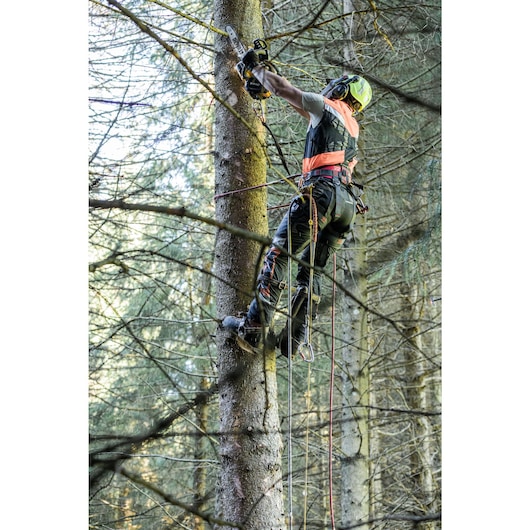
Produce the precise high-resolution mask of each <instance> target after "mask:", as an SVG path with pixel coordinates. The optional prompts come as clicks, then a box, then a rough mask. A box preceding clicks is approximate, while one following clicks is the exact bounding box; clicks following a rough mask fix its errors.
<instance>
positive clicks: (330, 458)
mask: <svg viewBox="0 0 530 530" xmlns="http://www.w3.org/2000/svg"><path fill="white" fill-rule="evenodd" d="M336 273H337V255H336V254H333V291H332V299H331V375H330V382H329V461H328V465H329V513H330V518H331V528H332V530H335V515H334V511H333V386H334V384H335V293H336V287H335V283H336V282H335V280H336Z"/></svg>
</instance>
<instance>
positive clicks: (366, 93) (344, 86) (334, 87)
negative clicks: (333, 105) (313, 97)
mask: <svg viewBox="0 0 530 530" xmlns="http://www.w3.org/2000/svg"><path fill="white" fill-rule="evenodd" d="M321 94H322V95H323V96H324V97H327V98H329V99H340V100H342V99H346V98H347V97H348V96H351V97H352V98H353V99H355V101H358V102H359V104H360V105H361V106H360V107H359V108H358V109H357V110H358V111H361V110H363V109H364V108H365V107H366V106H367V105H368V103H370V101H371V99H372V87H371V86H370V84H369V83H368V81H366V79H364V78H363V77H361V76H360V75H343V76H342V77H339V78H338V79H332V80H330V81H329V82H328V85H327V86H326V88H324V90H323V91H322V92H321Z"/></svg>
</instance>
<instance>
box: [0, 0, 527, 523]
mask: <svg viewBox="0 0 530 530" xmlns="http://www.w3.org/2000/svg"><path fill="white" fill-rule="evenodd" d="M467 10H468V12H464V13H463V12H462V7H461V6H458V8H457V9H455V6H450V5H444V17H445V19H444V41H445V42H444V105H445V97H446V96H447V101H448V103H449V104H448V105H447V106H444V140H443V145H444V159H443V162H444V178H445V180H444V211H445V213H444V216H446V218H444V229H443V233H444V266H443V268H444V278H445V277H447V279H448V282H447V283H446V284H445V285H444V297H445V298H444V327H448V328H449V331H448V333H447V334H444V385H446V384H447V385H450V386H448V390H447V391H445V394H444V431H448V433H447V438H446V440H447V441H446V442H445V441H444V460H445V459H446V458H447V459H449V460H450V462H449V463H448V464H447V468H446V469H444V504H449V508H448V512H447V515H446V514H445V513H444V518H446V524H448V525H450V526H451V527H455V526H454V525H453V524H451V523H450V522H447V520H448V519H449V517H450V519H449V521H450V520H451V519H454V520H455V521H458V522H457V523H455V524H456V525H457V526H460V527H465V526H467V527H472V526H474V525H480V527H482V528H489V527H492V525H493V524H495V516H497V521H502V522H503V523H504V524H507V523H509V522H510V518H515V517H517V514H518V507H519V506H523V505H524V503H523V499H522V498H521V496H522V493H523V490H522V489H518V488H517V487H515V488H513V489H510V488H503V487H502V485H503V484H514V481H513V480H512V478H511V472H512V471H513V469H514V467H515V461H516V460H517V457H518V454H520V453H522V452H523V449H524V447H523V445H522V444H523V443H524V439H523V437H520V436H519V437H517V436H516V437H513V436H512V437H511V443H510V447H509V449H507V451H506V455H505V457H504V458H503V461H502V464H501V463H500V462H498V460H497V458H496V457H495V458H494V459H493V462H492V461H491V460H488V464H487V469H485V461H486V460H487V459H488V455H489V453H490V452H493V449H494V448H497V447H502V446H503V445H504V438H505V436H506V432H513V430H514V429H516V428H517V426H518V425H519V424H520V417H523V416H522V415H520V412H519V410H518V405H519V404H521V403H523V404H524V403H525V402H527V400H526V399H525V396H524V393H522V392H521V391H523V390H524V389H525V380H526V372H525V371H524V370H519V369H518V368H517V365H516V362H515V361H516V359H514V358H513V356H511V354H519V355H523V353H522V350H524V347H523V346H522V344H523V342H522V341H521V340H520V339H519V338H518V335H517V331H518V330H520V329H524V324H525V319H524V317H525V311H524V307H523V308H521V300H525V299H526V297H527V294H528V293H527V286H526V284H525V283H524V282H523V283H522V284H521V282H520V281H519V279H520V278H524V277H525V276H526V274H525V270H524V265H525V260H524V256H523V254H522V253H521V250H522V249H521V247H522V246H524V245H521V244H520V243H521V241H524V238H522V237H519V234H518V232H517V231H516V230H515V229H514V226H517V225H522V226H524V219H523V220H522V221H521V222H520V223H519V222H518V218H517V216H518V215H521V213H524V212H525V202H524V199H525V194H524V193H520V194H519V193H517V192H515V191H513V190H514V188H509V187H508V186H504V185H503V184H504V183H503V182H501V183H499V180H498V179H499V171H498V170H495V171H493V168H492V165H491V163H490V160H491V154H492V150H490V149H489V147H490V146H491V145H492V144H494V145H495V146H496V148H495V149H494V151H495V153H500V154H499V159H501V160H502V174H503V175H504V176H508V178H509V179H510V180H509V183H510V184H513V185H514V186H517V187H516V189H517V190H519V189H522V190H523V191H524V190H525V185H524V184H522V183H521V182H520V181H519V180H518V179H520V176H521V171H522V168H524V167H525V166H524V165H523V164H522V163H521V161H520V154H521V153H525V145H524V143H523V136H519V135H515V137H514V135H513V134H508V131H513V130H518V127H517V124H518V123H519V121H524V118H525V117H526V116H527V115H526V114H525V113H527V112H528V111H527V109H526V107H525V106H524V105H523V106H522V108H520V107H517V108H514V107H513V101H506V102H505V105H504V106H503V110H504V114H503V115H501V116H499V115H498V114H497V115H495V121H496V123H497V124H498V125H497V127H496V131H502V134H497V136H496V135H495V134H493V135H492V136H493V138H494V139H492V140H491V144H490V143H487V147H488V149H486V150H484V142H483V141H480V140H474V139H473V138H481V137H482V132H483V131H486V130H489V128H490V127H491V119H492V116H491V114H490V113H489V112H488V113H486V112H484V109H486V108H489V105H490V101H491V100H490V96H489V95H487V96H482V97H481V93H480V91H479V89H478V87H479V86H480V81H481V80H482V78H483V75H484V72H490V71H491V69H492V64H494V65H502V67H499V66H496V67H495V70H497V71H499V70H502V74H504V75H505V76H506V77H503V79H506V78H507V77H508V73H509V72H514V71H516V70H517V68H516V65H517V62H516V60H517V59H518V57H517V55H516V54H515V53H514V54H509V55H508V56H506V55H504V54H503V56H502V61H501V60H500V58H499V53H498V47H497V46H498V43H499V42H500V41H502V42H504V43H506V42H509V43H510V44H511V46H512V48H514V49H517V48H522V49H524V46H523V44H524V43H523V42H520V40H518V39H522V38H523V33H522V31H521V28H520V26H519V24H520V23H521V22H522V21H524V19H525V17H524V16H522V17H520V20H517V17H516V19H515V20H514V18H512V14H510V16H509V17H508V16H507V15H508V14H507V13H505V12H503V11H500V12H497V13H495V16H494V17H491V18H494V19H495V20H491V19H490V22H492V24H490V25H484V23H483V22H481V23H480V24H471V23H470V20H472V19H473V18H474V16H473V15H474V14H475V13H476V12H478V11H479V8H478V7H477V10H476V11H473V10H472V9H470V8H469V7H468V8H467ZM80 11H81V13H79V14H76V17H74V18H77V19H78V20H79V23H77V24H76V23H73V24H71V25H70V24H68V25H62V24H59V25H58V27H57V28H56V29H57V30H56V31H55V32H54V34H55V35H56V37H55V38H51V39H50V35H49V32H48V31H47V32H46V38H44V36H43V35H42V33H41V31H42V24H41V23H39V24H38V25H37V26H36V27H31V35H34V36H35V37H36V38H34V39H32V42H33V43H35V42H38V41H39V42H45V43H46V47H45V53H46V60H45V61H42V62H41V61H34V62H33V63H32V66H31V72H29V71H28V70H27V69H25V68H22V69H21V68H20V65H19V61H20V57H21V56H24V55H26V56H34V55H35V44H32V45H31V46H30V47H29V49H28V48H25V47H19V48H18V51H19V53H18V54H12V55H10V56H9V58H8V60H7V64H6V71H10V72H14V73H15V72H16V74H17V75H16V76H14V77H13V78H12V79H15V80H16V82H15V83H11V84H10V85H9V86H7V87H6V92H5V94H6V101H9V102H10V103H14V102H16V103H17V104H16V105H13V104H10V105H8V106H7V108H6V112H5V121H4V123H5V128H6V130H9V131H11V134H10V135H9V138H8V139H7V140H6V149H5V152H6V154H7V155H8V156H7V164H6V174H8V175H10V177H11V178H9V179H6V182H5V185H6V186H7V190H6V192H5V197H21V196H22V197H23V202H22V211H23V212H24V214H25V215H24V216H23V217H27V219H26V218H25V219H21V218H20V217H22V216H20V215H18V216H17V217H18V218H17V221H16V225H17V227H18V230H5V234H6V236H5V240H6V248H7V249H10V252H9V256H10V258H12V259H9V260H4V262H3V264H2V272H3V273H4V278H8V277H9V278H10V280H9V282H6V286H5V290H6V300H9V312H8V313H9V314H8V315H7V318H6V320H5V322H6V325H5V329H6V330H9V333H8V335H9V336H8V337H7V340H6V343H5V344H6V350H5V351H6V352H10V354H9V355H6V370H5V373H6V374H7V373H9V374H10V375H11V374H12V375H16V377H13V378H11V377H10V379H13V383H10V384H6V385H4V388H3V392H4V396H3V397H4V403H7V397H8V396H11V397H12V393H13V391H16V392H17V395H18V396H19V397H18V404H19V405H18V406H16V407H15V406H12V405H11V406H8V407H6V408H5V410H6V417H5V423H6V425H13V426H14V428H13V430H12V431H9V432H13V433H14V435H13V436H4V438H3V441H2V448H3V449H4V454H6V455H9V454H13V455H20V458H17V459H13V461H14V463H13V464H9V465H8V466H7V470H8V471H9V476H10V481H11V486H12V487H11V488H10V490H11V492H10V493H9V494H8V497H9V499H8V502H7V503H6V505H7V506H9V508H8V510H9V511H10V512H11V513H16V512H21V511H23V510H24V507H23V505H25V504H26V502H27V494H26V492H30V491H31V492H32V493H33V492H38V494H35V495H34V497H35V498H34V499H32V502H33V504H34V509H33V510H32V511H31V513H26V512H25V515H24V517H25V519H26V521H29V520H31V519H32V518H34V520H35V522H37V521H39V522H42V520H43V519H46V520H50V521H54V523H53V524H54V527H56V528H62V527H63V526H64V528H72V526H73V524H72V521H77V520H78V519H79V514H83V515H84V514H85V513H86V495H85V484H86V467H85V463H86V461H85V460H84V456H83V455H82V453H83V451H84V449H85V448H86V446H87V443H86V433H87V428H86V397H85V393H86V356H85V354H84V353H83V350H84V344H85V343H86V307H87V297H86V293H85V291H86V274H85V273H84V268H85V267H86V261H85V258H86V239H85V238H84V234H85V233H86V213H85V212H86V187H85V179H84V174H85V169H84V167H85V163H84V157H85V150H86V128H85V126H84V124H85V123H86V100H85V99H82V101H80V99H81V98H80V97H79V95H80V94H85V95H86V84H85V83H84V81H85V80H86V64H87V61H86V46H85V44H86V40H83V39H80V38H79V36H80V35H79V34H80V33H81V35H82V34H83V31H84V28H85V27H86V25H85V15H86V12H85V11H84V10H83V9H81V10H80ZM469 11H471V13H470V12H469ZM39 14H42V18H41V17H37V18H39V20H46V16H45V15H46V13H45V12H44V11H43V12H42V13H39ZM16 17H18V18H19V19H22V17H21V14H20V13H16ZM493 22H494V23H493ZM492 27H494V28H495V32H494V33H495V36H496V38H495V39H492V38H491V35H492V33H491V28H492ZM470 28H472V30H471V29H470ZM502 29H504V30H505V32H506V33H504V32H503V31H502ZM39 30H40V31H39ZM454 35H460V36H465V35H471V36H472V37H473V38H468V39H466V42H467V46H464V47H463V49H464V50H465V51H466V52H467V53H465V54H463V53H458V52H457V53H455V45H454V43H453V42H451V40H452V38H454V37H452V36H454ZM80 41H81V42H80ZM65 42H66V43H68V45H67V46H66V45H65ZM475 43H476V45H475ZM460 46H462V44H461V43H460V42H459V48H458V50H460V49H462V48H460ZM29 50H31V51H32V52H33V54H29V53H25V52H27V51H29ZM39 52H44V50H43V49H42V47H41V49H39ZM39 55H42V54H39ZM462 55H465V56H472V58H473V60H472V62H471V63H470V62H469V61H468V60H465V59H464V60H462V57H461V56H462ZM81 58H83V59H85V60H81ZM66 65H67V68H65V66H66ZM35 79H46V80H50V82H49V83H44V84H39V86H38V93H39V97H38V100H37V99H36V97H35V91H36V90H37V89H36V86H35ZM76 80H79V81H76ZM454 80H458V81H457V82H456V81H454ZM519 83H520V81H519V82H518V83H515V82H514V84H513V85H511V86H512V87H513V89H512V90H511V91H510V93H512V91H516V89H517V88H518V87H519ZM448 85H449V86H448ZM462 87H467V89H468V90H469V89H470V87H473V98H472V101H470V98H468V97H466V98H465V99H464V98H463V97H462V94H463V88H462ZM510 104H511V105H510ZM27 108H29V110H25V109H27ZM64 108H67V109H68V112H66V113H65V112H62V113H61V112H60V110H62V109H64ZM65 131H68V134H65ZM20 138H24V141H23V142H21V141H20ZM462 145H465V146H466V153H472V154H473V156H466V157H462V156H460V152H461V150H462ZM30 148H31V156H29V155H28V150H30ZM516 155H519V156H516ZM43 168H44V169H43ZM76 175H78V177H77V178H76ZM81 175H83V177H81ZM468 175H473V176H472V177H470V178H469V180H468V179H467V178H466V179H464V176H468ZM477 175H479V176H480V177H479V179H478V180H479V182H478V183H477ZM19 176H20V177H19ZM447 176H449V178H447ZM15 177H16V178H15ZM483 182H486V183H487V186H484V185H483ZM21 183H23V185H24V188H23V191H22V190H21V186H20V184H21ZM26 183H30V184H31V186H29V187H28V186H26V185H25V184H26ZM28 188H29V189H28ZM506 188H508V189H509V190H510V191H509V192H508V195H509V200H507V201H503V200H502V194H503V189H506ZM492 190H496V191H497V190H498V191H499V193H500V196H501V197H500V198H499V199H497V196H496V193H495V192H493V193H492ZM21 191H22V193H21ZM489 204H491V205H492V206H493V209H492V210H493V212H494V218H493V219H489V218H488V217H487V216H486V215H485V212H486V211H487V210H488V208H487V205H489ZM19 211H20V210H19V209H17V210H15V212H16V213H17V214H18V213H19ZM15 212H14V211H13V206H9V207H8V208H5V209H4V210H3V216H4V218H3V220H4V227H9V226H10V225H9V224H8V223H7V221H8V220H10V221H11V225H12V224H13V223H12V220H13V216H14V215H15ZM447 217H448V219H447ZM505 220H508V226H507V225H506V223H505V222H503V221H505ZM462 227H467V230H465V233H466V235H468V234H469V232H470V231H472V232H473V237H472V238H469V237H463V234H462V231H463V228H462ZM507 228H508V229H507ZM80 234H82V235H80ZM29 240H31V244H29V243H28V241H29ZM81 263H83V265H81ZM507 269H508V270H507ZM81 271H83V272H81ZM482 271H483V272H482ZM499 276H500V277H501V278H502V279H501V280H499ZM13 278H14V279H15V281H13V280H12V279H13ZM17 279H20V281H16V280H17ZM516 279H517V280H516ZM444 281H445V280H444ZM22 285H24V286H26V287H21V286H22ZM512 293H513V294H512ZM463 300H465V302H462V301H463ZM523 306H524V303H523ZM21 315H24V317H23V318H21ZM28 315H29V316H28ZM462 323H465V324H466V325H465V329H466V333H462V332H461V330H462ZM492 327H493V329H492ZM457 330H460V332H457ZM17 352H24V353H25V354H24V356H22V355H19V354H18V353H17ZM26 352H27V354H26ZM446 352H450V353H449V354H447V353H446ZM22 357H23V359H22ZM28 361H29V364H28ZM499 365H500V366H499ZM499 367H500V368H501V369H505V370H506V374H507V375H506V377H505V378H503V377H502V376H500V375H499V374H498V373H497V372H498V369H499ZM446 378H447V379H448V380H449V381H448V382H446V381H445V379H446ZM499 379H501V380H499ZM22 384H23V385H24V392H21V391H20V388H21V385H22ZM14 385H15V386H14ZM492 386H493V387H494V388H495V391H494V392H492V390H491V389H492ZM28 389H29V391H28ZM20 394H23V396H21V395H20ZM499 396H502V397H499ZM462 409H464V410H462ZM43 411H44V412H45V413H44V414H43V413H42V412H43ZM477 430H478V431H479V432H480V433H482V434H481V435H479V436H478V437H477V436H472V435H471V434H472V431H477ZM484 439H487V443H486V448H485V449H484ZM26 461H30V464H29V465H28V464H26ZM517 467H518V469H520V465H519V464H518V463H517ZM22 471H23V472H22ZM28 473H30V474H29V475H28ZM467 477H470V478H469V481H470V482H469V486H468V481H467ZM486 477H487V480H483V478H486ZM29 479H31V486H30V487H28V480H29ZM462 482H464V485H463V484H462ZM492 482H493V483H495V484H496V485H497V486H499V487H495V488H490V487H488V484H491V483H492ZM50 490H52V491H53V493H52V494H44V495H43V494H42V493H43V492H44V491H46V492H48V491H50ZM21 493H24V494H21ZM50 497H51V499H54V500H53V501H52V500H51V499H50ZM57 497H59V498H60V501H59V502H60V504H61V507H62V511H63V512H64V513H65V514H66V515H63V516H62V517H61V518H60V519H61V520H56V519H57V500H56V499H57ZM463 497H464V498H465V499H466V506H468V507H469V506H470V507H471V509H469V510H464V511H463V510H462V509H461V505H462V503H461V502H460V501H458V500H457V499H458V498H463ZM21 501H22V502H21ZM494 504H495V505H501V506H505V507H506V511H504V510H503V511H502V512H501V513H499V514H497V513H496V512H494V513H492V512H491V511H489V510H488V511H487V512H486V513H484V511H481V510H480V509H478V508H476V507H477V506H478V505H482V506H486V505H487V506H493V505H494ZM36 514H38V515H36ZM65 518H66V519H68V521H67V522H65V521H64V519H65ZM84 521H85V520H84V519H83V522H82V523H81V524H84ZM74 524H75V523H74ZM469 525H471V526H469Z"/></svg>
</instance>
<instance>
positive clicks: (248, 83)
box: [226, 26, 277, 99]
mask: <svg viewBox="0 0 530 530" xmlns="http://www.w3.org/2000/svg"><path fill="white" fill-rule="evenodd" d="M226 32H227V33H228V37H229V39H230V43H231V44H232V48H234V51H235V52H236V54H237V57H238V59H239V62H238V63H237V65H236V70H237V73H238V74H239V77H241V80H242V81H244V82H245V90H246V91H247V92H248V93H249V94H250V96H251V97H252V98H253V99H267V98H270V97H271V93H270V91H269V90H267V89H266V88H265V87H264V86H263V85H262V84H261V83H260V82H259V81H258V80H257V79H256V78H255V77H254V76H253V75H252V72H251V71H250V70H249V69H248V68H247V67H246V66H245V65H244V63H243V61H242V59H243V56H244V55H245V53H247V51H248V49H247V48H245V46H244V44H243V43H242V42H241V40H240V39H239V37H238V35H237V33H236V31H235V29H234V28H233V27H232V26H226ZM253 45H254V51H255V52H256V54H257V56H258V58H259V62H260V64H262V65H263V66H265V68H267V69H269V70H271V71H273V72H275V73H277V70H276V68H275V67H274V66H273V65H272V63H271V62H270V61H269V52H268V49H267V43H266V42H265V41H264V40H263V39H255V40H254V43H253Z"/></svg>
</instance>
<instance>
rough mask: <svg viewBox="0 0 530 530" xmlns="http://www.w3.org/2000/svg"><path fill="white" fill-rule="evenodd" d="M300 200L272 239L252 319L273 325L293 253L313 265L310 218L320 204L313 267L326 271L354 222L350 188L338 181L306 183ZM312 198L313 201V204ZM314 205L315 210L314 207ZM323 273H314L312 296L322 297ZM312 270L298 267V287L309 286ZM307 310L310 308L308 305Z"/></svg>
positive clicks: (249, 317) (249, 318) (250, 314)
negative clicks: (288, 253) (272, 320)
mask: <svg viewBox="0 0 530 530" xmlns="http://www.w3.org/2000/svg"><path fill="white" fill-rule="evenodd" d="M300 191H301V194H302V195H301V196H297V197H295V198H294V199H293V200H292V201H291V204H290V205H289V210H288V211H287V213H286V214H285V216H284V217H283V219H282V221H281V223H280V225H279V226H278V229H277V230H276V233H275V235H274V237H273V241H272V245H271V247H270V248H269V250H268V252H267V254H266V255H265V259H264V262H263V267H262V269H261V273H260V275H259V277H258V283H257V289H256V291H257V293H256V297H255V298H254V300H253V301H252V303H251V304H250V308H249V311H248V313H247V321H251V322H252V323H255V324H262V325H269V324H270V321H271V319H272V316H273V314H274V311H275V310H276V306H277V305H278V301H279V298H280V294H281V291H282V287H283V286H284V281H285V279H286V276H287V268H288V267H287V260H288V256H287V255H286V253H285V252H284V251H283V250H282V249H285V250H289V249H290V251H291V254H293V255H298V254H299V253H300V252H301V256H300V259H301V260H302V261H304V262H306V263H310V244H309V243H310V241H311V235H312V228H311V225H310V222H309V220H310V215H311V213H312V211H311V210H312V208H313V209H314V207H315V206H316V210H317V212H318V234H317V240H316V244H315V249H314V265H315V266H316V267H321V268H323V267H324V266H325V265H326V263H327V262H328V259H329V258H330V256H332V255H333V253H335V252H336V251H337V250H338V249H339V248H340V247H341V245H342V244H343V243H344V239H345V235H346V233H347V232H348V231H349V230H350V228H351V226H352V224H353V221H354V218H355V212H356V207H355V197H354V195H353V191H352V190H351V187H347V186H345V185H344V184H341V183H340V181H339V180H338V178H336V177H335V178H333V179H329V178H325V177H322V176H320V177H314V178H312V179H309V180H308V181H306V182H304V184H303V187H302V188H301V190H300ZM311 197H312V199H314V201H313V200H311ZM311 204H313V206H311ZM321 275H322V274H321V272H320V271H319V270H318V269H314V270H313V296H314V300H315V301H318V300H319V299H320V281H321ZM309 282H310V268H309V267H308V266H307V265H303V264H299V265H298V273H297V276H296V284H297V286H306V287H308V288H309V287H310V286H309ZM304 305H305V307H306V310H307V304H304Z"/></svg>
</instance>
